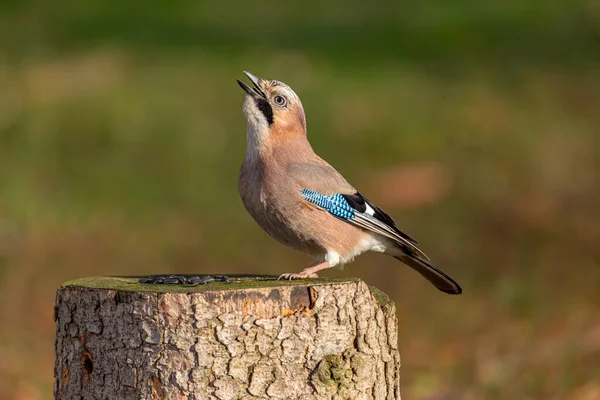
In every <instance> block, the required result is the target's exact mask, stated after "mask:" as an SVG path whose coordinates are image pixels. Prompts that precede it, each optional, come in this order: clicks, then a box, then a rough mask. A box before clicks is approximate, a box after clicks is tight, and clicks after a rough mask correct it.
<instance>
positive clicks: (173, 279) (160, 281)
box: [138, 275, 229, 286]
mask: <svg viewBox="0 0 600 400" xmlns="http://www.w3.org/2000/svg"><path fill="white" fill-rule="evenodd" d="M214 281H220V282H228V281H229V277H228V276H227V275H203V276H197V275H194V276H183V275H168V276H153V277H151V278H140V279H139V280H138V282H139V283H146V284H151V285H190V286H197V285H206V284H207V283H210V282H214Z"/></svg>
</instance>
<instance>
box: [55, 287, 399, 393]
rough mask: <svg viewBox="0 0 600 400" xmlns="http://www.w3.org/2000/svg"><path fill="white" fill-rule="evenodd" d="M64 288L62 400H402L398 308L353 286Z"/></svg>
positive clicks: (60, 303) (60, 302)
mask: <svg viewBox="0 0 600 400" xmlns="http://www.w3.org/2000/svg"><path fill="white" fill-rule="evenodd" d="M137 281H138V280H137V278H117V277H96V278H83V279H78V280H74V281H71V282H67V283H65V284H63V286H62V287H61V288H60V289H59V290H58V293H57V298H56V308H55V321H56V364H55V369H54V374H55V384H54V395H55V397H56V398H58V399H111V400H113V399H220V400H230V399H244V400H251V399H393V400H397V399H400V389H399V367H400V356H399V354H398V347H397V320H396V315H395V306H394V304H393V302H391V301H390V299H389V298H388V297H387V296H386V295H385V294H384V293H382V292H380V291H379V290H377V289H375V288H372V287H371V288H370V287H368V286H367V285H366V284H365V283H364V282H362V281H360V280H358V279H352V278H351V279H311V280H300V281H277V280H276V279H274V278H272V277H241V276H238V277H232V278H231V279H230V282H213V283H209V284H206V285H202V286H196V287H190V286H184V285H150V284H139V283H138V282H137Z"/></svg>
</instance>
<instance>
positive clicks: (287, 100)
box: [237, 71, 306, 147]
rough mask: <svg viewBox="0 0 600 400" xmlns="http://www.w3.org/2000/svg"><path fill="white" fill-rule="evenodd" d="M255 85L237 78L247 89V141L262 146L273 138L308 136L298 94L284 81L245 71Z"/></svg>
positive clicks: (274, 139)
mask: <svg viewBox="0 0 600 400" xmlns="http://www.w3.org/2000/svg"><path fill="white" fill-rule="evenodd" d="M244 74H246V76H247V77H248V78H249V79H250V81H251V82H252V85H253V87H250V86H248V85H246V84H245V83H244V82H242V81H240V80H239V79H238V81H237V82H238V84H239V85H240V86H241V88H242V89H243V90H244V92H246V98H245V100H244V115H245V116H246V122H247V125H248V128H247V133H248V142H249V144H250V143H254V144H255V145H257V146H259V147H262V146H265V145H268V144H269V143H272V142H274V141H278V140H281V141H285V140H286V138H290V137H297V136H298V135H300V136H305V135H306V119H305V116H304V109H303V108H302V103H301V102H300V98H298V95H296V93H294V91H293V90H292V88H291V87H289V86H288V85H286V84H285V83H283V82H279V81H276V80H269V79H263V78H259V77H257V76H256V75H254V74H251V73H250V72H246V71H244Z"/></svg>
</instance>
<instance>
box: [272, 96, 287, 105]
mask: <svg viewBox="0 0 600 400" xmlns="http://www.w3.org/2000/svg"><path fill="white" fill-rule="evenodd" d="M273 100H274V101H275V104H277V105H278V106H285V97H283V96H275V98H274V99H273Z"/></svg>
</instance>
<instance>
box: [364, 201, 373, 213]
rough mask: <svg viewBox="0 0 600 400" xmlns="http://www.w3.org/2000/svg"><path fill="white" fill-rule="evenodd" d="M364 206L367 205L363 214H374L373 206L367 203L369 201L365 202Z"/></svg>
mask: <svg viewBox="0 0 600 400" xmlns="http://www.w3.org/2000/svg"><path fill="white" fill-rule="evenodd" d="M365 206H367V209H366V210H365V212H364V213H365V214H369V215H370V216H374V215H375V210H373V207H371V206H370V205H369V203H365Z"/></svg>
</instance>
